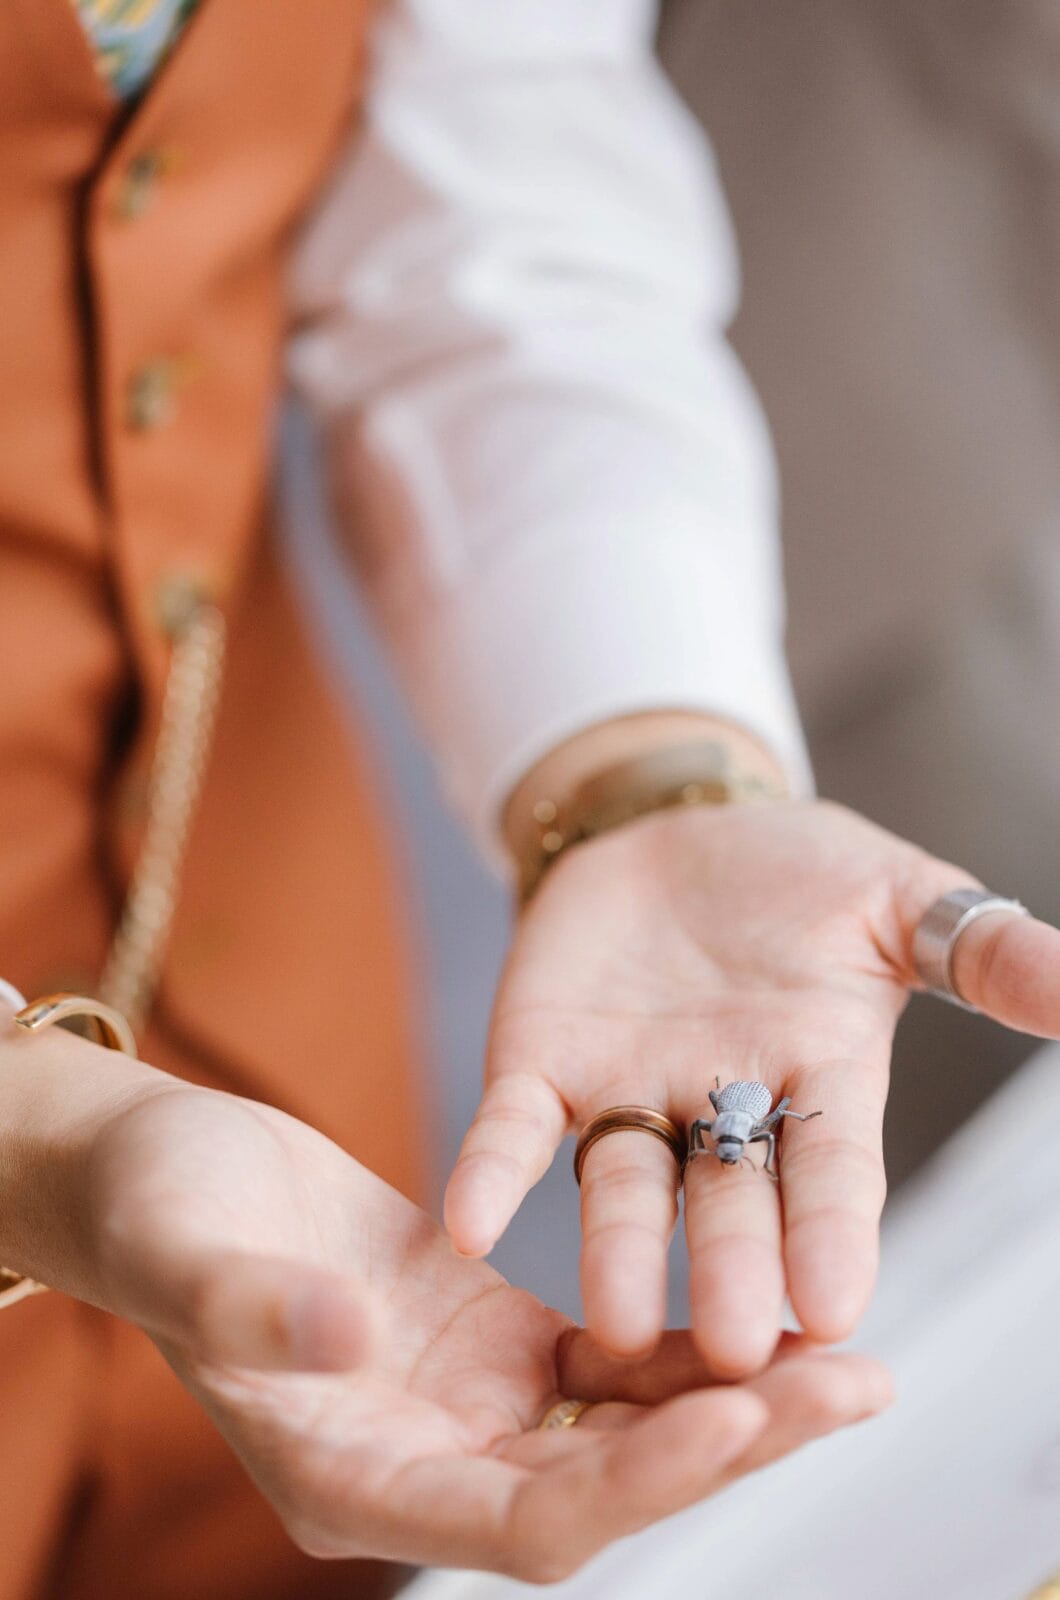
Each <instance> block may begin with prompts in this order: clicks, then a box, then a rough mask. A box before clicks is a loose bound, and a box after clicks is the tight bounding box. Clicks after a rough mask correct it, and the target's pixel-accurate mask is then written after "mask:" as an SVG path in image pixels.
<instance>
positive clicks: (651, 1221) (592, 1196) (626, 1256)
mask: <svg viewBox="0 0 1060 1600" xmlns="http://www.w3.org/2000/svg"><path fill="white" fill-rule="evenodd" d="M616 1103H618V1102H616ZM679 1182H680V1171H679V1169H678V1166H677V1162H676V1161H675V1160H674V1157H673V1155H672V1154H671V1152H670V1151H669V1150H668V1149H667V1147H666V1146H665V1145H664V1144H663V1143H662V1142H661V1141H660V1140H659V1139H656V1138H655V1137H654V1136H653V1135H651V1134H647V1133H643V1132H633V1131H630V1132H622V1133H612V1134H608V1135H607V1137H606V1138H603V1139H598V1140H597V1142H596V1143H595V1144H594V1145H592V1146H591V1147H590V1148H589V1150H588V1152H587V1153H586V1156H585V1161H584V1164H583V1166H582V1185H581V1217H582V1255H581V1287H582V1303H583V1306H584V1311H585V1322H586V1326H587V1327H588V1329H589V1331H590V1332H591V1333H592V1334H593V1336H594V1337H595V1338H596V1339H597V1340H598V1341H599V1343H600V1344H601V1345H602V1346H603V1347H604V1349H605V1350H608V1351H610V1352H612V1353H613V1354H614V1355H618V1356H625V1357H629V1356H637V1355H640V1354H642V1353H643V1352H644V1351H646V1350H649V1349H650V1348H651V1346H652V1345H653V1344H654V1343H655V1341H656V1340H657V1339H658V1337H659V1335H660V1333H661V1332H662V1329H663V1324H664V1322H665V1321H666V1256H667V1251H668V1249H669V1244H670V1238H671V1235H672V1234H673V1230H674V1223H675V1222H676V1220H677V1189H678V1184H679Z"/></svg>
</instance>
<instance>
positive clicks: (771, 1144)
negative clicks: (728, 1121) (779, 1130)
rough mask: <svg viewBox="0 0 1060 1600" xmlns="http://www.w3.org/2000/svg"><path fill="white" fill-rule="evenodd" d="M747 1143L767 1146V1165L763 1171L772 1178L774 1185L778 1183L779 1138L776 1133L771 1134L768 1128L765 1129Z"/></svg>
mask: <svg viewBox="0 0 1060 1600" xmlns="http://www.w3.org/2000/svg"><path fill="white" fill-rule="evenodd" d="M747 1142H748V1144H764V1145H766V1146H767V1150H766V1164H765V1166H764V1167H763V1168H762V1170H763V1172H765V1173H766V1174H767V1175H768V1176H769V1177H770V1178H772V1180H773V1182H774V1183H776V1182H777V1181H778V1180H777V1136H776V1134H775V1133H770V1132H769V1130H768V1128H763V1129H762V1130H761V1131H760V1132H759V1133H755V1134H753V1135H752V1136H751V1138H750V1139H748V1141H747Z"/></svg>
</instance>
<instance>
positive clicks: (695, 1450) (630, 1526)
mask: <svg viewBox="0 0 1060 1600" xmlns="http://www.w3.org/2000/svg"><path fill="white" fill-rule="evenodd" d="M767 1422H768V1411H767V1408H766V1406H765V1404H764V1403H763V1402H762V1401H761V1400H760V1399H758V1397H757V1396H755V1395H752V1394H749V1393H747V1392H746V1391H742V1390H726V1389H717V1390H707V1391H700V1392H698V1393H696V1394H691V1395H685V1396H682V1397H680V1398H679V1399H676V1400H671V1401H668V1402H667V1403H666V1404H665V1405H662V1406H658V1407H653V1408H651V1409H650V1410H648V1411H646V1412H645V1413H643V1415H642V1416H641V1417H639V1418H638V1419H637V1420H635V1421H633V1422H632V1424H631V1425H630V1426H629V1427H627V1428H625V1429H623V1430H622V1431H620V1432H617V1433H609V1434H599V1435H598V1436H597V1440H598V1442H597V1443H596V1446H595V1448H592V1449H587V1448H584V1447H582V1448H580V1449H577V1450H571V1451H570V1452H569V1454H568V1456H567V1458H566V1459H565V1460H561V1461H558V1462H556V1463H555V1464H554V1465H553V1466H552V1467H551V1468H548V1469H545V1470H544V1471H541V1472H538V1473H536V1474H535V1475H534V1476H533V1477H531V1478H530V1479H529V1480H528V1481H527V1482H526V1483H525V1484H524V1485H522V1487H521V1489H520V1491H519V1493H518V1494H517V1496H516V1498H515V1501H514V1504H513V1507H512V1516H511V1532H510V1539H511V1542H512V1547H513V1549H514V1550H515V1551H517V1552H518V1556H517V1560H518V1564H519V1568H520V1569H521V1575H524V1576H528V1577H530V1578H532V1579H533V1581H535V1582H553V1581H555V1580H556V1579H558V1578H562V1577H566V1576H567V1575H568V1574H569V1573H571V1572H573V1571H575V1570H576V1569H577V1568H578V1567H579V1566H581V1565H582V1564H583V1563H584V1562H585V1561H587V1560H588V1559H589V1558H590V1557H591V1556H592V1555H594V1554H595V1553H596V1552H597V1551H598V1550H600V1549H602V1548H603V1546H604V1545H606V1544H609V1543H611V1542H612V1541H613V1540H615V1539H619V1538H623V1537H625V1536H626V1535H627V1534H631V1533H635V1532H637V1531H638V1530H639V1529H641V1528H644V1527H647V1526H648V1525H649V1524H650V1523H652V1522H657V1521H659V1520H660V1519H661V1518H663V1517H667V1516H670V1515H672V1514H673V1513H674V1512H677V1511H681V1510H683V1509H684V1508H685V1507H686V1506H689V1505H693V1504H694V1503H695V1502H696V1501H697V1500H702V1499H703V1498H705V1497H706V1496H707V1495H709V1494H711V1493H713V1492H714V1491H715V1490H716V1489H718V1488H719V1487H720V1486H721V1485H722V1483H723V1482H724V1481H725V1479H726V1474H727V1470H728V1468H729V1467H730V1465H731V1464H732V1463H733V1462H734V1461H736V1460H737V1459H739V1457H740V1456H741V1455H743V1454H746V1453H747V1451H748V1450H749V1449H750V1448H751V1446H752V1443H753V1441H754V1440H755V1439H756V1437H758V1436H759V1435H760V1434H761V1432H762V1430H763V1429H764V1428H765V1427H766V1425H767ZM571 1431H572V1432H577V1430H576V1429H573V1430H571Z"/></svg>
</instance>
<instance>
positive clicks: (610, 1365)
mask: <svg viewBox="0 0 1060 1600" xmlns="http://www.w3.org/2000/svg"><path fill="white" fill-rule="evenodd" d="M806 1347H807V1340H806V1339H805V1338H804V1337H803V1336H802V1335H801V1334H796V1333H785V1334H782V1335H781V1339H780V1343H779V1345H778V1347H777V1350H776V1353H775V1356H774V1360H776V1361H782V1360H788V1359H789V1358H790V1356H791V1355H793V1354H798V1353H799V1352H800V1351H802V1350H804V1349H805V1348H806ZM556 1380H557V1383H558V1385H559V1389H560V1393H561V1394H564V1395H572V1396H575V1397H576V1398H578V1399H580V1400H591V1401H592V1402H593V1403H594V1404H596V1403H597V1402H599V1401H603V1400H619V1401H625V1402H630V1403H632V1404H634V1405H639V1406H651V1405H659V1404H660V1403H661V1402H662V1401H663V1400H671V1399H673V1398H674V1396H676V1395H679V1394H685V1393H687V1391H688V1390H689V1389H704V1388H708V1387H709V1386H711V1385H712V1384H713V1382H714V1379H713V1376H712V1374H711V1371H710V1369H709V1367H708V1366H707V1364H706V1362H705V1361H704V1359H703V1356H702V1353H701V1352H700V1350H699V1349H698V1348H697V1347H696V1344H695V1342H694V1340H693V1338H692V1335H691V1334H690V1333H689V1332H688V1330H687V1329H685V1328H671V1329H668V1330H667V1331H666V1332H665V1333H664V1334H663V1336H662V1338H661V1339H660V1340H659V1342H658V1344H657V1345H656V1347H655V1349H654V1350H653V1351H652V1352H651V1354H650V1355H648V1356H645V1357H644V1358H643V1359H642V1360H640V1361H626V1360H622V1359H620V1358H619V1357H617V1356H612V1355H609V1354H608V1352H607V1351H606V1350H603V1349H601V1347H600V1345H598V1344H597V1342H596V1340H595V1339H594V1338H593V1336H592V1334H590V1333H588V1332H586V1330H585V1329H584V1328H570V1329H568V1330H567V1332H566V1334H564V1335H563V1336H562V1338H561V1339H560V1341H559V1345H558V1348H557V1352H556Z"/></svg>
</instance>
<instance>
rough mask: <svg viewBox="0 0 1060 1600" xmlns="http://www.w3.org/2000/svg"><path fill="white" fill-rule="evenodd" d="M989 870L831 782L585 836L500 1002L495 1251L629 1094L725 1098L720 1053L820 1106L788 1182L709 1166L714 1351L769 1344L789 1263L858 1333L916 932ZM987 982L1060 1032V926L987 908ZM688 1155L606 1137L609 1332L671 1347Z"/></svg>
mask: <svg viewBox="0 0 1060 1600" xmlns="http://www.w3.org/2000/svg"><path fill="white" fill-rule="evenodd" d="M973 881H974V880H973V879H972V878H971V877H970V875H969V874H968V873H966V872H962V871H960V870H959V869H958V868H956V867H953V866H950V865H947V864H945V863H943V862H940V861H937V860H934V859H933V858H931V857H930V856H927V855H925V854H924V853H923V852H922V851H920V850H918V849H916V848H915V847H914V846H912V845H910V844H907V843H905V842H903V841H902V840H899V839H896V838H895V837H893V836H892V835H890V834H888V833H885V832H884V831H883V830H881V829H879V828H877V827H875V826H873V825H872V824H870V823H868V822H866V821H865V820H864V819H862V818H860V817H857V816H855V815H854V814H852V813H850V812H848V811H845V810H843V809H842V808H840V807H838V806H835V805H831V804H827V803H824V802H799V803H793V802H781V803H777V804H771V805H766V806H754V807H738V806H730V807H719V808H708V807H697V808H683V809H675V810H671V811H665V812H659V813H656V814H654V815H652V816H649V817H645V818H643V819H641V820H640V821H638V822H636V823H631V824H628V825H627V826H625V827H623V828H620V829H617V830H615V831H614V832H612V833H609V834H606V835H603V836H601V837H600V838H598V839H596V840H594V841H592V842H591V843H588V844H583V845H579V846H578V847H576V848H574V849H572V850H570V851H569V852H568V853H567V854H566V855H565V856H564V857H562V858H561V859H560V860H559V861H558V862H557V863H556V865H555V866H554V867H553V868H552V869H551V870H550V872H549V874H548V875H547V877H546V879H545V881H544V883H543V885H542V887H541V889H540V890H539V892H538V894H537V895H536V896H535V898H534V900H533V901H532V902H531V904H530V906H529V908H528V910H527V912H526V913H525V914H524V916H523V918H522V919H521V922H520V925H519V927H518V929H517V932H516V937H515V942H514V945H513V949H512V953H511V956H510V960H509V964H508V968H507V971H506V974H505V977H504V979H503V981H502V984H501V987H500V991H499V994H498V998H497V1002H496V1008H495V1012H494V1019H493V1028H492V1037H491V1043H490V1048H489V1053H488V1062H487V1077H486V1091H485V1095H484V1098H483V1101H482V1104H481V1106H480V1108H479V1111H478V1114H477V1116H476V1119H475V1121H474V1123H473V1125H472V1127H471V1129H470V1131H469V1133H468V1135H467V1138H466V1140H465V1142H464V1146H463V1150H462V1152H461V1157H460V1160H459V1162H458V1163H457V1166H456V1168H455V1170H454V1172H453V1175H452V1177H451V1179H450V1182H449V1188H448V1193H447V1196H446V1212H445V1214H446V1221H447V1224H448V1227H449V1230H450V1233H451V1235H452V1238H453V1240H454V1242H455V1243H456V1245H457V1247H458V1248H459V1249H461V1250H463V1251H465V1252H467V1253H468V1254H472V1255H475V1254H484V1253H485V1252H486V1251H488V1250H489V1249H490V1248H491V1247H492V1245H493V1244H494V1242H495V1240H496V1239H497V1238H498V1237H499V1235H500V1234H501V1232H502V1231H503V1230H504V1228H505V1227H506V1225H507V1223H508V1221H509V1219H510V1217H511V1216H512V1214H513V1212H514V1211H515V1209H516V1208H517V1206H518V1205H519V1203H520V1201H521V1200H522V1198H523V1196H524V1195H525V1193H526V1191H527V1190H528V1189H529V1187H530V1186H531V1185H532V1184H533V1183H534V1182H536V1181H537V1179H538V1178H539V1177H540V1176H541V1175H542V1173H543V1172H544V1171H545V1169H546V1168H547V1166H548V1165H549V1163H550V1161H551V1159H552V1156H553V1154H554V1152H555V1149H556V1147H557V1145H558V1143H559V1141H560V1139H561V1138H562V1137H563V1135H564V1134H565V1133H567V1132H570V1131H573V1130H577V1129H579V1128H581V1127H582V1126H583V1125H584V1124H585V1123H586V1122H587V1121H588V1120H589V1118H590V1117H592V1116H594V1115H595V1114H596V1113H597V1112H599V1111H602V1110H604V1109H605V1108H607V1107H608V1106H614V1105H622V1104H640V1105H646V1106H651V1107H654V1108H655V1109H658V1110H660V1111H663V1112H665V1113H667V1114H668V1115H669V1116H671V1117H672V1118H673V1119H674V1121H676V1122H677V1123H678V1125H679V1126H685V1127H687V1126H688V1124H689V1123H690V1122H691V1120H692V1119H693V1118H695V1117H703V1116H706V1117H710V1116H712V1114H713V1113H712V1112H711V1109H710V1106H709V1103H708V1100H707V1094H708V1090H709V1089H710V1088H711V1087H712V1086H713V1084H714V1080H715V1075H716V1074H720V1077H721V1080H722V1083H723V1084H724V1083H726V1082H729V1081H731V1080H733V1079H741V1078H742V1079H758V1080H761V1081H762V1082H764V1083H765V1084H767V1085H768V1086H769V1088H770V1089H771V1090H772V1092H773V1095H774V1098H775V1099H776V1098H779V1097H780V1096H781V1095H790V1096H792V1100H793V1109H794V1110H795V1111H798V1112H803V1113H805V1112H813V1111H817V1110H823V1111H824V1113H825V1114H824V1116H823V1117H821V1118H819V1119H816V1120H814V1121H812V1122H808V1123H805V1124H799V1123H796V1124H794V1125H791V1124H786V1125H785V1131H784V1134H783V1139H782V1150H781V1156H780V1160H779V1169H780V1178H781V1182H780V1186H779V1189H778V1187H777V1186H775V1185H774V1184H772V1183H770V1182H769V1181H768V1180H767V1179H765V1178H764V1177H763V1176H762V1175H761V1173H760V1172H756V1171H749V1170H747V1169H746V1168H745V1167H744V1168H734V1169H723V1168H722V1167H721V1164H720V1162H717V1161H713V1160H704V1159H699V1160H695V1161H693V1162H691V1163H690V1164H689V1166H688V1168H687V1169H686V1180H685V1227H686V1233H687V1239H688V1248H689V1255H690V1299H691V1320H692V1326H693V1331H694V1335H695V1338H696V1341H697V1344H698V1346H699V1348H700V1350H701V1351H702V1353H703V1355H704V1356H705V1358H706V1359H707V1361H708V1363H709V1365H710V1367H711V1369H712V1370H713V1371H714V1372H715V1373H717V1374H719V1375H728V1376H739V1375H744V1374H746V1373H748V1372H752V1371H755V1370H757V1369H758V1368H759V1367H761V1365H762V1364H763V1363H764V1362H765V1361H767V1360H768V1358H769V1355H770V1352H771V1350H772V1349H773V1346H774V1343H775V1341H776V1338H777V1333H778V1328H779V1318H780V1311H781V1305H782V1300H783V1295H784V1291H785V1287H787V1289H788V1291H789V1293H790V1296H791V1300H792V1303H793V1305H794V1308H795V1311H796V1313H797V1315H798V1317H799V1319H800V1321H801V1323H802V1325H803V1327H804V1328H805V1329H806V1330H807V1332H808V1333H809V1334H810V1335H811V1336H812V1337H814V1338H815V1339H818V1340H821V1341H833V1340H838V1339H842V1338H845V1337H846V1336H847V1335H848V1334H849V1333H850V1332H851V1331H852V1330H853V1328H854V1326H855V1325H856V1323H857V1321H858V1319H859V1317H860V1315H861V1313H862V1311H863V1310H864V1308H865V1305H866V1303H867V1301H868V1298H869V1296H870V1294H871V1290H872V1286H873V1281H874V1278H875V1270H876V1259H877V1239H878V1220H879V1214H880V1209H881V1206H882V1203H883V1198H884V1189H885V1179H884V1170H883V1160H882V1148H881V1143H882V1141H881V1132H882V1122H883V1109H884V1101H885V1097H886V1092H887V1083H888V1069H889V1060H890V1050H891V1042H892V1038H893V1033H894V1028H895V1025H896V1023H897V1020H898V1017H899V1015H900V1013H901V1011H902V1008H903V1006H904V1005H905V1002H906V999H907V997H908V992H909V989H910V987H911V986H914V985H915V984H916V981H917V980H916V977H915V974H914V971H913V967H912V956H911V950H912V940H913V933H914V930H915V928H916V925H917V923H918V922H919V920H920V918H921V916H922V915H923V913H924V912H925V911H926V910H927V908H928V906H930V905H931V904H932V903H933V902H934V901H935V900H936V899H937V898H938V897H939V896H941V895H943V894H946V893H948V892H949V891H950V890H952V889H954V888H957V887H961V886H963V885H967V884H969V883H972V882H973ZM954 967H955V976H956V979H957V983H958V987H959V988H960V990H961V992H962V994H963V995H964V996H965V997H966V998H967V999H968V1000H969V1001H970V1002H972V1003H973V1004H975V1005H976V1006H978V1008H979V1009H980V1010H982V1011H984V1012H986V1013H988V1014H989V1015H991V1016H993V1017H995V1018H997V1019H998V1020H999V1021H1001V1022H1005V1023H1007V1024H1008V1025H1009V1026H1011V1027H1015V1028H1020V1029H1022V1030H1024V1031H1026V1032H1030V1033H1035V1034H1039V1035H1042V1036H1044V1037H1056V1036H1057V1035H1058V1034H1060V933H1058V932H1057V931H1056V930H1054V929H1052V928H1050V927H1047V926H1045V925H1044V924H1042V923H1038V922H1034V921H1032V920H1030V919H1027V918H1014V917H1012V916H1008V917H1006V916H1004V915H1000V914H996V915H990V916H984V917H983V918H982V919H981V920H980V921H978V922H976V923H975V924H973V925H972V926H971V927H969V929H968V930H967V932H966V933H965V934H963V935H962V937H961V939H960V941H959V943H958V946H957V950H956V954H955V960H954ZM678 1183H679V1174H678V1172H677V1170H676V1164H675V1162H674V1161H673V1158H672V1156H671V1155H670V1153H669V1152H668V1150H667V1149H666V1148H665V1146H664V1145H662V1144H661V1143H659V1141H657V1140H655V1139H652V1138H646V1137H644V1136H643V1135H641V1134H637V1133H618V1134H613V1135H610V1136H609V1137H607V1138H606V1139H602V1140H600V1141H599V1142H598V1143H597V1144H595V1145H593V1147H592V1148H591V1149H590V1151H589V1152H588V1155H587V1157H586V1160H585V1167H584V1173H583V1182H582V1190H581V1206H582V1263H581V1272H582V1288H583V1298H584V1306H585V1316H586V1322H587V1325H588V1327H589V1329H590V1331H591V1332H592V1333H593V1334H594V1335H595V1336H596V1337H597V1338H598V1339H599V1340H600V1342H601V1343H602V1344H603V1345H604V1346H606V1347H607V1348H609V1349H611V1350H613V1351H614V1352H616V1353H627V1354H632V1353H636V1352H640V1351H643V1350H645V1349H648V1348H650V1347H651V1345H652V1343H653V1341H654V1340H655V1338H656V1337H657V1336H658V1333H659V1330H660V1329H661V1327H662V1325H663V1318H664V1314H665V1273H666V1250H667V1244H668V1241H669V1237H670V1233H671V1230H672V1228H673V1224H674V1220H675V1217H676V1197H677V1189H678Z"/></svg>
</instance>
